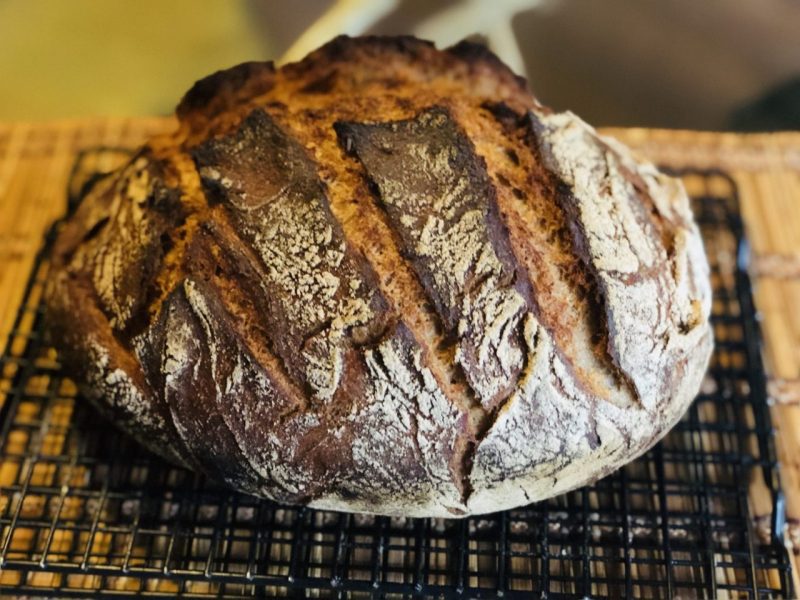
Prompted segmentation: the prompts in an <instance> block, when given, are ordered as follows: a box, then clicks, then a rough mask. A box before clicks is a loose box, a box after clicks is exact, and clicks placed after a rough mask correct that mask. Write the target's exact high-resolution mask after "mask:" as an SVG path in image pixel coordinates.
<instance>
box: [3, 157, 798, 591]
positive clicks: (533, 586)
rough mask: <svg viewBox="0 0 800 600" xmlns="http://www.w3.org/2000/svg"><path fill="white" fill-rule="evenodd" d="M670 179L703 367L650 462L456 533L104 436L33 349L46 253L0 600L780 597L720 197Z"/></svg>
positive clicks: (9, 483)
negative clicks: (708, 326)
mask: <svg viewBox="0 0 800 600" xmlns="http://www.w3.org/2000/svg"><path fill="white" fill-rule="evenodd" d="M681 175H682V176H683V177H684V180H685V181H686V183H687V187H688V188H689V190H690V193H691V194H692V196H693V202H694V209H695V213H696V216H697V218H698V221H699V222H700V224H701V228H702V230H703V234H704V239H705V243H706V249H707V252H708V256H709V260H710V263H711V265H712V272H713V284H714V289H715V299H714V310H713V323H714V329H715V336H716V350H715V354H714V358H713V362H712V365H711V367H710V370H709V373H708V375H707V377H706V379H705V381H704V383H703V387H702V390H701V393H700V394H699V396H698V397H697V399H696V401H695V402H694V404H693V405H692V407H691V408H690V410H689V412H688V413H687V415H686V416H685V418H684V419H683V420H682V421H681V422H680V424H679V425H678V426H677V427H676V428H675V429H674V430H673V431H672V432H671V433H670V434H668V435H667V437H666V438H665V439H664V440H663V441H662V442H661V443H660V444H658V445H657V446H656V447H655V448H654V449H653V450H651V451H650V452H648V453H647V454H645V455H644V456H643V457H641V458H640V459H638V460H636V461H634V462H633V463H631V464H629V465H628V466H626V467H625V468H623V469H621V470H619V471H617V472H616V473H614V474H612V475H610V476H608V477H606V478H605V479H603V480H601V481H599V482H597V483H596V484H595V485H593V486H590V487H586V488H583V489H580V490H577V491H574V492H571V493H569V494H565V495H562V496H560V497H557V498H554V499H552V500H549V501H546V502H541V503H538V504H534V505H531V506H529V507H526V508H523V509H518V510H512V511H507V512H503V513H498V514H494V515H488V516H483V517H475V518H469V519H464V520H453V521H446V520H437V519H427V520H424V519H399V518H386V517H371V516H363V515H348V514H338V513H332V512H323V511H315V510H309V509H303V508H296V507H283V506H278V505H275V504H273V503H270V502H266V501H260V500H257V499H254V498H251V497H248V496H244V495H239V494H236V493H232V492H229V491H227V490H225V489H223V488H221V487H219V486H216V485H214V484H212V483H210V482H207V481H205V480H204V479H203V478H201V477H199V476H197V475H194V474H192V473H190V472H187V471H185V470H182V469H178V468H175V467H172V466H170V465H168V464H166V463H164V462H163V461H161V460H160V459H158V458H156V457H154V456H151V455H150V454H148V453H147V452H146V451H144V450H142V449H141V448H140V447H138V446H137V445H136V444H135V443H133V442H131V441H130V440H129V439H128V438H127V437H125V436H122V435H119V434H118V433H116V432H115V431H114V429H113V428H112V427H110V426H109V424H108V423H106V422H104V421H103V420H102V419H101V418H100V417H99V416H97V415H96V414H95V412H94V411H93V410H92V409H91V407H89V406H88V405H87V404H86V403H85V402H83V401H81V400H80V398H78V397H77V393H76V390H75V387H74V385H73V384H72V383H71V382H70V381H69V380H68V379H67V378H66V374H65V373H63V372H62V371H61V370H60V368H59V365H58V362H57V356H56V355H55V353H54V351H53V350H51V349H50V348H49V347H48V346H47V343H46V340H45V338H44V335H43V329H42V306H41V303H40V297H41V289H42V283H43V282H44V281H45V280H46V278H47V268H48V262H47V251H48V247H49V241H48V243H47V244H46V246H45V249H44V250H43V251H42V254H41V256H40V257H39V259H38V260H37V263H36V267H35V270H34V273H33V275H32V277H31V280H30V283H29V286H28V289H27V292H26V297H25V301H24V304H23V306H22V308H21V310H20V312H19V315H18V318H17V322H16V325H15V327H14V330H13V331H12V334H11V337H10V339H9V344H8V347H7V349H6V351H5V352H4V354H3V355H2V357H0V369H1V370H2V373H1V375H2V377H1V378H0V386H1V387H0V398H2V396H3V395H4V396H5V399H4V401H3V404H2V408H0V594H6V595H8V596H12V595H15V594H19V595H35V596H44V595H53V596H58V597H69V596H79V597H87V596H89V595H94V596H105V595H109V594H112V593H113V594H116V595H126V594H129V595H147V596H151V597H165V598H166V597H175V596H183V597H242V596H253V597H274V596H282V595H285V596H290V597H336V598H340V597H352V598H395V597H398V598H400V597H436V598H440V597H446V598H449V597H465V598H477V597H482V598H495V597H498V596H500V595H504V596H505V597H507V598H531V597H550V598H558V597H576V596H577V597H588V596H591V597H610V598H617V597H660V598H674V597H684V598H686V597H706V598H724V597H731V598H739V597H752V598H755V597H790V596H791V594H792V592H791V589H790V573H789V566H788V561H787V556H786V554H785V549H784V548H783V545H782V543H781V539H780V535H781V533H782V521H781V519H782V517H781V515H782V500H781V495H780V491H779V484H778V479H777V472H776V463H775V458H774V456H775V455H774V449H773V442H772V437H771V436H772V430H771V426H770V420H769V412H768V409H767V404H766V395H765V385H764V384H765V382H764V373H763V370H762V365H761V359H760V355H759V342H758V330H757V324H756V316H755V312H754V308H753V305H752V298H751V291H750V283H749V279H748V276H747V274H746V272H745V270H744V269H743V263H744V260H745V259H746V247H745V244H744V240H743V237H742V223H741V219H740V216H739V212H738V201H737V198H736V189H735V185H734V183H733V181H732V180H731V179H730V178H728V177H727V176H726V175H724V174H723V173H719V172H699V171H697V172H684V173H682V174H681ZM73 183H74V182H73ZM74 187H75V186H74V185H73V187H72V188H71V189H74ZM50 239H52V235H51V238H50ZM4 597H5V596H4Z"/></svg>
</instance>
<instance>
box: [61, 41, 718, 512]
mask: <svg viewBox="0 0 800 600" xmlns="http://www.w3.org/2000/svg"><path fill="white" fill-rule="evenodd" d="M177 116H178V120H179V127H178V129H177V131H175V132H174V133H171V134H169V135H165V136H161V137H157V138H154V139H152V140H150V141H149V142H148V143H147V144H146V145H145V146H144V147H143V148H141V149H140V150H139V151H138V152H137V153H136V155H135V157H134V158H133V159H132V160H131V161H130V163H129V164H127V165H126V166H125V167H124V168H122V169H121V170H119V171H118V172H116V173H114V174H112V175H110V176H109V177H107V178H105V179H103V180H101V181H100V182H98V183H97V184H96V185H95V186H94V188H93V189H92V190H91V191H90V192H89V194H88V195H87V197H86V198H85V199H84V200H83V202H82V203H81V205H80V206H79V208H78V209H77V210H76V212H75V213H74V214H73V215H72V216H71V217H70V218H69V219H68V220H67V222H66V223H65V224H64V226H63V228H62V230H61V231H60V234H59V236H58V239H57V242H56V245H55V250H54V255H53V261H52V271H51V274H50V277H49V281H48V287H47V292H46V293H47V303H48V319H49V323H50V327H51V335H52V339H53V341H54V343H55V344H56V346H57V348H58V349H59V350H60V356H61V358H62V360H63V362H64V364H65V365H66V367H67V368H68V369H69V371H68V372H69V373H70V374H72V375H74V377H75V378H76V380H78V381H79V382H80V384H81V385H82V389H83V390H84V393H85V395H86V396H87V397H88V398H90V399H91V400H93V401H94V402H95V403H96V404H97V405H98V406H99V407H100V408H101V409H102V410H103V411H104V412H105V413H107V414H108V415H109V416H110V418H112V419H113V420H114V422H115V423H117V424H118V425H119V426H120V427H122V428H123V429H125V430H126V431H128V432H129V433H130V434H131V435H133V436H135V437H136V438H137V439H138V440H139V441H141V442H142V443H143V444H145V445H146V446H148V447H149V448H151V449H152V450H153V451H155V452H157V453H159V454H161V455H163V456H164V457H166V458H168V459H169V460H172V461H174V462H176V463H178V464H181V465H185V466H186V467H189V468H192V469H195V470H197V471H199V472H202V473H204V474H206V475H208V476H209V477H211V478H214V479H217V480H221V481H224V482H226V483H227V484H229V485H231V486H233V487H234V488H236V489H239V490H242V491H245V492H248V493H251V494H256V495H259V496H263V497H265V498H271V499H274V500H277V501H280V502H285V503H301V504H307V505H310V506H313V507H319V508H324V509H332V510H346V511H363V512H370V513H379V514H388V515H405V516H443V517H459V516H465V515H470V514H478V513H485V512H489V511H497V510H500V509H506V508H510V507H514V506H519V505H522V504H526V503H529V502H533V501H536V500H540V499H543V498H546V497H549V496H552V495H555V494H559V493H562V492H564V491H567V490H570V489H572V488H575V487H578V486H581V485H583V484H585V483H587V482H590V481H592V480H595V479H597V478H599V477H602V476H603V475H605V474H607V473H609V472H610V471H612V470H613V469H616V468H617V467H619V466H620V465H622V464H624V463H625V462H627V461H629V460H631V459H633V458H634V457H636V456H638V455H639V454H641V453H642V452H644V451H645V450H647V449H648V448H650V447H651V446H652V445H653V444H654V443H655V442H656V441H657V440H658V439H659V438H660V437H661V436H662V435H664V433H665V432H666V431H667V430H669V428H670V427H672V426H673V424H674V423H675V422H676V421H677V420H678V419H679V418H680V416H681V415H682V413H683V412H684V411H685V409H686V408H687V406H688V405H689V403H690V402H691V400H692V398H693V396H694V394H695V393H696V392H697V390H698V388H699V385H700V381H701V378H702V376H703V373H704V370H705V368H706V365H707V362H708V360H709V356H710V354H711V348H712V335H711V328H710V325H709V312H710V307H711V294H710V287H709V272H708V266H707V263H706V259H705V256H704V252H703V246H702V242H701V239H700V236H699V233H698V229H697V227H696V225H695V224H694V221H693V217H692V214H691V211H690V208H689V203H688V199H687V196H686V193H685V191H684V189H683V187H682V185H681V184H680V182H678V181H677V180H675V179H672V178H670V177H668V176H666V175H664V174H662V173H660V172H659V171H658V170H657V169H656V168H654V167H653V165H651V164H649V163H647V162H643V161H641V160H637V159H635V158H633V157H632V156H631V154H630V153H629V152H628V150H627V149H626V148H624V147H622V146H621V145H620V144H618V143H616V142H615V141H614V140H611V139H609V138H605V137H601V136H598V135H597V133H596V132H595V131H594V130H593V129H592V128H591V127H590V126H588V125H586V124H585V123H584V122H583V121H581V120H580V119H579V118H577V117H576V116H575V115H573V114H571V113H554V112H552V111H551V110H549V109H547V108H546V107H544V106H542V105H541V104H539V103H538V102H537V101H536V99H535V98H534V97H533V96H532V95H531V94H530V92H529V91H528V89H527V87H526V83H525V82H524V81H523V80H522V79H520V78H519V77H517V76H515V75H514V74H513V73H511V72H510V71H509V70H508V68H506V67H505V66H504V65H503V64H502V63H501V62H500V61H499V60H498V59H497V58H496V57H494V56H493V55H492V54H491V53H489V52H488V51H487V50H485V49H484V48H482V47H480V46H476V45H473V44H469V43H460V44H458V45H456V46H454V47H452V48H448V49H446V50H437V49H435V48H434V47H433V46H432V45H431V44H429V43H427V42H423V41H419V40H416V39H413V38H408V37H400V38H373V37H369V38H358V39H351V38H346V37H342V38H338V39H336V40H334V41H332V42H330V43H329V44H327V45H325V46H323V47H322V48H320V49H319V50H317V51H316V52H314V53H312V54H311V55H309V56H308V57H307V58H306V59H304V60H303V61H301V62H299V63H295V64H290V65H287V66H285V67H282V68H280V69H276V68H274V67H273V65H272V63H247V64H243V65H239V66H237V67H234V68H232V69H229V70H227V71H221V72H219V73H216V74H214V75H211V76H210V77H208V78H206V79H203V80H201V81H199V82H198V83H196V84H195V85H194V87H193V88H192V89H191V90H190V91H189V92H188V93H187V94H186V96H185V97H184V98H183V100H182V101H181V103H180V104H179V106H178V109H177Z"/></svg>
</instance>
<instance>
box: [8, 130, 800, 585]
mask: <svg viewBox="0 0 800 600" xmlns="http://www.w3.org/2000/svg"><path fill="white" fill-rule="evenodd" d="M173 126H174V121H173V120H172V119H171V118H151V119H141V118H137V119H82V120H72V121H60V122H57V123H46V124H29V123H16V124H2V123H0V290H2V293H0V347H5V345H6V342H7V338H8V335H9V332H10V330H11V327H12V323H13V320H14V316H15V314H16V311H17V308H18V305H19V303H20V301H21V299H22V296H23V292H24V287H25V284H26V282H27V280H28V278H29V276H30V270H31V267H32V265H33V262H34V258H35V255H36V252H37V250H38V248H39V246H40V244H41V241H42V236H43V234H44V232H45V231H46V229H47V227H48V225H49V224H50V223H51V222H52V221H53V220H54V219H56V218H58V217H60V216H61V215H62V214H63V213H64V211H65V208H66V194H65V188H66V182H67V179H68V177H69V174H70V171H71V168H72V166H73V163H74V161H75V158H76V156H77V154H78V153H79V152H80V151H81V150H82V149H86V148H92V147H97V146H107V147H135V146H137V145H138V144H140V143H141V142H142V141H143V140H145V139H146V138H147V137H148V136H150V135H152V134H154V133H156V132H161V131H164V130H166V129H169V128H171V127H173ZM608 133H611V134H613V135H615V136H616V137H618V138H619V139H621V140H622V141H624V142H626V143H627V144H629V145H631V146H632V147H634V148H635V149H637V150H638V151H639V152H640V153H641V154H642V155H644V156H646V157H648V158H650V159H651V160H653V161H655V162H658V163H659V164H664V165H669V166H671V167H675V168H680V167H688V166H691V167H697V168H720V169H723V170H724V171H726V172H727V173H728V174H730V175H731V176H732V177H733V178H734V180H735V181H736V183H737V185H738V188H739V192H740V200H741V204H742V212H743V216H744V219H745V224H746V227H747V231H748V235H749V239H750V241H751V245H752V250H753V262H752V275H753V276H754V284H755V288H754V289H755V296H756V302H757V305H758V309H759V310H760V312H761V313H762V315H763V321H762V324H761V326H762V331H763V334H764V338H765V350H764V354H765V360H766V364H767V370H768V375H769V392H770V397H771V400H772V403H773V404H772V415H773V423H774V424H775V426H776V427H777V430H778V434H777V439H776V445H777V449H778V454H779V458H780V459H781V461H782V470H781V477H782V481H783V486H784V489H785V491H786V499H787V515H788V517H789V524H788V535H787V540H788V541H789V542H790V543H792V544H793V548H794V553H793V557H794V560H795V562H794V566H795V569H794V571H795V576H796V574H797V573H798V567H800V563H798V560H797V559H798V552H800V343H798V342H800V312H798V311H795V310H793V309H794V308H795V307H800V133H796V134H795V133H792V134H771V135H767V134H763V135H762V134H758V135H748V136H741V135H735V134H716V133H701V132H689V131H666V130H647V129H616V130H608ZM113 166H114V165H113V164H109V165H102V167H107V168H112V167H113ZM4 391H6V390H0V401H2V398H3V392H4ZM759 508H763V509H764V510H767V511H768V510H769V508H770V507H769V506H766V507H759ZM756 516H758V515H756ZM796 589H800V586H797V587H796Z"/></svg>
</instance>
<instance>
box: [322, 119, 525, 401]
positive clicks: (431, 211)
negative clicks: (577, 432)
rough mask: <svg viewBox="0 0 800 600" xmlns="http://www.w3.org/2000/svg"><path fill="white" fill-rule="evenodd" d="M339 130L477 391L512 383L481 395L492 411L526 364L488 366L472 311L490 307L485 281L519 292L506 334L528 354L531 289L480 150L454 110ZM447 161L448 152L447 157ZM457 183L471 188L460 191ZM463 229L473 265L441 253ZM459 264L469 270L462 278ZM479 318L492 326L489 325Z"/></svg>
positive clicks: (341, 126) (463, 249)
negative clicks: (525, 318) (474, 220)
mask: <svg viewBox="0 0 800 600" xmlns="http://www.w3.org/2000/svg"><path fill="white" fill-rule="evenodd" d="M334 127H335V129H336V132H337V134H338V135H339V138H340V141H341V143H342V145H343V146H344V148H345V150H347V151H350V152H352V153H353V154H355V155H356V156H357V157H358V158H359V160H360V161H361V163H362V164H363V165H364V168H365V170H366V174H367V177H369V179H370V180H371V182H372V183H373V185H375V187H376V188H377V193H378V196H379V197H380V198H381V199H382V206H383V207H384V209H385V210H386V212H387V213H388V215H389V220H390V222H391V225H392V227H393V229H394V231H395V232H396V233H397V235H398V237H399V239H400V245H401V247H402V250H403V253H404V254H405V255H406V256H407V257H408V258H409V260H410V261H411V264H412V266H413V268H414V270H415V271H416V272H417V275H418V276H419V278H420V280H421V282H422V286H423V287H424V289H425V291H426V292H427V293H428V295H429V297H430V298H431V300H432V302H433V305H434V306H435V307H436V311H437V313H438V314H439V317H440V318H441V320H442V322H443V324H444V327H445V330H446V331H447V333H448V335H449V336H451V337H452V338H453V339H454V340H457V343H458V344H459V347H460V351H461V353H462V356H463V357H464V358H463V362H462V365H463V368H464V371H465V374H466V378H467V380H468V381H469V382H470V383H471V384H472V387H473V390H475V391H477V390H479V389H480V388H481V384H480V381H481V380H482V379H484V378H487V377H494V378H498V379H499V378H502V379H503V380H504V381H503V383H502V384H501V385H500V386H499V388H498V389H496V390H494V391H493V393H491V395H488V396H485V397H482V398H481V402H482V404H483V405H484V406H485V407H486V408H488V409H491V408H493V407H494V406H496V405H497V403H498V402H500V401H502V400H503V399H505V398H506V397H507V396H508V394H509V393H511V391H512V390H513V389H514V387H515V386H516V381H517V378H518V376H519V373H520V371H521V370H522V369H523V368H524V361H519V362H518V363H516V364H515V365H514V366H513V367H512V368H511V370H510V371H509V370H507V369H504V368H503V366H502V365H501V361H500V359H499V357H498V358H497V359H496V362H494V363H493V364H489V363H486V362H485V361H484V362H483V364H481V361H480V360H479V358H478V353H479V346H480V345H481V344H482V343H484V336H485V333H484V328H483V327H478V326H476V324H475V323H474V322H473V318H472V317H473V315H474V313H477V312H480V311H482V310H484V307H483V306H482V305H481V304H480V295H481V294H482V293H484V288H485V287H486V286H492V288H493V291H492V293H496V292H502V291H503V290H510V289H512V288H516V289H517V291H520V292H521V293H522V299H523V300H524V302H520V303H519V304H518V305H517V309H516V313H515V314H514V315H513V316H511V317H510V318H509V319H508V323H507V324H505V325H504V332H503V336H504V338H505V343H506V344H508V348H507V351H508V352H518V353H520V354H521V353H522V346H523V342H522V336H521V332H520V329H521V327H522V326H521V321H520V319H521V316H522V314H523V313H524V311H525V310H526V308H528V307H529V306H528V304H529V298H530V286H529V284H528V282H527V277H526V276H525V274H524V272H521V271H520V270H519V269H518V265H517V264H516V261H515V260H514V256H513V254H512V253H511V250H510V248H509V244H508V235H507V232H506V231H505V228H504V226H503V224H502V223H501V222H500V219H499V215H498V211H497V202H496V198H495V190H494V187H493V186H492V185H491V182H490V181H489V178H488V176H487V174H486V168H485V163H484V161H483V159H481V158H480V157H479V156H477V155H476V154H475V149H474V147H473V146H472V144H471V143H470V141H469V138H467V137H466V136H465V135H464V133H463V132H462V131H460V130H459V128H458V126H457V125H456V124H455V123H454V121H453V119H452V117H451V115H450V113H449V112H448V111H447V110H446V109H443V108H440V107H433V108H429V109H426V110H425V111H423V112H421V113H419V114H418V115H417V116H416V117H415V118H414V119H411V120H407V121H393V122H389V123H376V124H363V123H344V122H340V123H336V124H335V125H334ZM412 148H413V149H414V152H413V153H412V152H411V149H412ZM422 148H424V150H420V149H422ZM443 157H446V158H444V160H442V159H443ZM437 161H439V162H437ZM458 185H463V188H459V189H456V188H457V186H458ZM439 204H441V205H442V206H447V210H448V211H450V212H446V213H442V212H441V209H437V206H438V205H439ZM473 212H474V213H477V214H479V215H480V217H479V221H478V224H477V231H466V232H465V231H460V229H461V224H462V222H463V221H464V220H465V219H466V218H468V216H469V214H470V213H473ZM431 227H436V228H437V229H438V230H439V231H438V233H432V234H430V235H429V236H425V235H424V231H425V230H426V228H431ZM459 235H462V236H465V237H464V239H463V240H461V243H462V244H463V243H471V244H474V246H470V247H464V246H463V245H461V247H460V248H459V250H460V251H461V252H462V253H464V257H465V258H466V257H469V258H470V264H469V265H467V266H466V268H465V267H464V265H462V264H461V262H463V260H464V258H461V259H460V260H459V261H458V262H456V261H454V257H452V256H449V255H448V253H447V251H446V250H445V252H444V253H441V252H442V251H441V249H440V250H439V251H438V252H437V250H436V246H439V245H444V247H445V248H446V247H448V246H447V245H448V244H459V239H457V237H456V236H459ZM426 237H430V238H431V239H429V240H426V239H425V238H426ZM428 246H431V247H432V248H431V249H428V248H427V247H428ZM451 247H452V246H451ZM487 252H489V253H490V254H491V256H492V259H493V260H495V261H496V266H491V267H482V266H481V264H479V263H480V261H482V260H488V257H487V256H486V253H487ZM458 269H463V270H464V272H463V274H462V273H460V272H458V271H457V270H458ZM462 277H463V281H462V280H461V279H462ZM466 311H470V312H472V313H473V315H471V314H469V313H468V312H466ZM481 324H482V325H483V326H484V327H488V326H489V325H490V323H487V322H485V321H484V322H482V323H481ZM459 328H461V329H463V331H459ZM498 350H499V349H495V350H494V352H498ZM478 395H479V396H481V395H482V394H480V393H479V394H478Z"/></svg>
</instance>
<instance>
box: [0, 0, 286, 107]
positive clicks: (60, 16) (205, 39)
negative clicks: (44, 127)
mask: <svg viewBox="0 0 800 600" xmlns="http://www.w3.org/2000/svg"><path fill="white" fill-rule="evenodd" d="M254 21H256V19H253V18H252V15H251V12H250V11H249V10H248V6H247V3H246V2H243V1H233V0H231V1H228V0H0V120H41V119H50V118H59V117H75V116H84V115H126V116H127V115H154V114H167V113H170V112H171V111H172V110H173V108H174V106H175V104H176V103H177V101H178V100H179V99H180V97H181V95H182V94H183V93H184V92H185V91H186V90H187V89H188V87H189V86H190V85H191V83H192V82H193V81H194V80H196V79H198V78H199V77H202V76H204V75H206V74H208V73H210V72H212V71H215V70H217V69H220V68H223V67H227V66H230V65H232V64H236V63H238V62H242V61H245V60H253V59H267V58H273V57H274V54H273V52H272V48H271V45H270V43H269V41H268V40H266V39H264V36H263V34H262V33H261V32H260V31H259V28H258V27H257V26H256V25H255V23H254Z"/></svg>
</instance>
